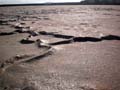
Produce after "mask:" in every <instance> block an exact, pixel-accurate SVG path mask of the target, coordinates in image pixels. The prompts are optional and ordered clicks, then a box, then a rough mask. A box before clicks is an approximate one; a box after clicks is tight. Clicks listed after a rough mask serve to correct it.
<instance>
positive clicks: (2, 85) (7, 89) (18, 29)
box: [0, 6, 120, 90]
mask: <svg viewBox="0 0 120 90" xmlns="http://www.w3.org/2000/svg"><path fill="white" fill-rule="evenodd" d="M13 8H14V7H13ZM18 8H19V7H18ZM100 8H101V7H99V6H97V7H92V8H83V7H80V8H79V7H77V10H76V9H75V8H73V6H71V7H70V10H69V9H68V8H67V9H64V8H62V7H59V8H55V9H49V8H47V10H44V8H43V9H42V10H41V9H40V11H39V10H38V9H37V10H38V11H37V10H33V8H32V10H30V9H29V10H30V11H29V10H28V9H26V8H25V7H24V9H25V11H24V10H21V12H18V11H17V12H16V11H13V10H12V12H14V15H12V14H11V15H9V13H6V14H0V15H1V17H0V18H1V19H0V25H1V26H8V27H9V28H12V29H13V28H14V29H13V30H12V31H9V32H7V31H5V32H4V31H3V30H2V31H0V37H2V38H4V37H7V36H14V35H21V34H26V37H25V38H22V39H19V40H18V42H17V43H19V44H20V45H23V46H24V45H26V46H29V45H31V44H32V45H34V46H35V47H37V48H38V50H40V49H41V48H45V50H44V51H43V52H41V53H37V54H34V53H33V54H26V53H24V54H18V55H15V56H13V57H11V58H9V59H7V60H4V61H1V62H0V90H64V89H66V90H111V89H109V88H108V87H106V86H104V85H101V84H99V85H101V86H99V85H98V87H97V86H94V85H96V83H95V84H92V85H93V86H92V85H91V84H88V83H87V82H85V84H81V83H80V82H81V81H80V80H81V79H80V80H79V78H78V79H76V80H73V82H72V81H71V80H72V78H73V77H74V75H72V76H69V75H66V74H65V73H64V74H63V73H61V74H60V75H61V76H59V75H58V73H55V72H54V70H53V73H51V70H50V71H48V72H47V70H46V71H44V72H42V74H40V73H37V72H36V73H37V74H38V75H37V74H36V73H34V69H32V70H33V71H32V70H31V71H32V72H29V73H28V74H30V75H34V77H29V75H28V74H27V75H28V76H27V75H26V78H21V77H22V76H23V77H24V76H25V75H23V74H24V73H23V74H20V73H19V71H18V73H16V74H15V75H18V74H20V75H18V76H16V77H17V78H15V76H14V75H11V72H9V69H11V68H14V67H15V68H14V70H15V71H16V66H17V67H19V66H21V65H23V64H25V65H30V64H33V63H34V62H36V61H37V60H42V59H43V58H47V57H48V56H51V57H52V56H54V54H55V53H56V51H57V49H56V48H55V47H57V46H59V45H61V46H62V45H66V46H67V45H68V44H73V45H74V44H75V43H76V42H77V43H79V42H86V43H87V42H92V43H95V42H100V43H101V42H102V41H104V42H108V40H109V41H110V42H112V41H113V40H115V41H119V40H120V36H119V35H118V34H111V33H108V34H107V35H104V34H103V35H101V36H99V37H94V36H92V35H91V36H86V35H85V36H84V35H83V36H82V35H80V36H77V35H78V34H79V33H80V32H81V31H82V30H83V31H84V32H85V33H88V34H89V31H88V30H90V29H93V31H94V30H97V29H99V27H100V26H102V25H101V24H99V23H98V22H94V21H92V19H94V18H99V17H98V16H95V17H91V16H92V15H93V14H94V12H93V11H97V12H96V14H101V15H102V14H103V15H102V17H105V16H106V15H108V16H109V17H107V18H108V19H109V18H111V16H112V14H111V12H109V11H116V9H115V10H114V9H111V8H108V9H106V8H101V9H100ZM57 9H58V10H57ZM79 9H81V10H83V11H80V10H79ZM7 10H8V12H9V9H7ZM16 10H17V9H16ZM85 10H87V11H85ZM106 10H108V11H107V12H106V13H100V11H106ZM3 11H4V10H3ZM88 11H91V12H90V14H89V13H88ZM117 11H119V9H118V10H117ZM71 13H72V14H73V13H76V15H74V16H72V15H70V14H71ZM79 13H80V14H79ZM7 14H8V15H7ZM23 14H24V15H23ZM36 14H37V15H36ZM78 14H79V15H78ZM86 14H87V15H88V17H87V21H85V19H86V18H84V19H83V20H82V19H80V18H83V17H85V16H84V15H86ZM42 15H43V16H42ZM52 15H57V16H56V17H57V18H56V17H55V18H56V19H55V20H54V18H53V17H52ZM63 16H68V17H69V18H67V17H66V18H64V17H63ZM93 16H94V15H93ZM118 16H119V14H118V15H117V16H116V17H118ZM75 17H79V19H80V20H79V19H76V18H75ZM59 18H60V19H61V20H59ZM91 18H92V19H91ZM64 19H65V20H66V21H67V22H66V21H65V20H64ZM72 19H73V21H74V22H73V21H72ZM108 19H106V20H108ZM78 20H79V21H78ZM97 20H98V21H100V20H99V19H97ZM115 20H116V18H115ZM81 21H82V22H81ZM38 22H40V23H38ZM43 22H44V23H43ZM68 22H69V23H68ZM72 22H73V23H72ZM77 22H81V23H77ZM100 22H101V21H100ZM118 22H119V20H118ZM35 23H38V24H37V25H36V26H39V25H40V27H36V28H37V29H38V28H39V30H37V29H36V28H35V27H34V28H35V29H33V28H32V27H31V26H32V24H35ZM71 23H72V24H71ZM106 23H107V22H104V24H105V25H106ZM42 25H43V26H44V27H45V29H48V30H44V29H43V30H41V26H42ZM79 25H80V28H79ZM57 26H58V28H59V27H62V26H65V27H62V28H60V29H61V30H58V32H57V30H56V29H58V28H52V32H51V30H50V31H49V29H50V27H57ZM75 26H77V27H75ZM111 26H112V25H111ZM81 27H82V28H81ZM91 27H92V28H91ZM103 27H104V25H103ZM106 27H107V29H110V26H109V25H108V26H106ZM2 28H3V27H2ZM84 28H85V29H84ZM104 28H105V27H104ZM104 28H102V29H104ZM112 28H115V27H112ZM3 29H4V28H3ZM63 29H64V30H63ZM69 29H72V30H71V31H75V32H77V35H75V34H70V35H69V34H68V33H69V31H67V30H69ZM78 29H80V30H78ZM115 29H116V28H115ZM54 30H55V31H54ZM62 30H63V32H67V34H66V33H62V34H61V33H59V31H62ZM53 31H54V32H53ZM93 31H92V30H91V31H90V34H93V33H92V32H93ZM110 32H111V31H110ZM96 33H97V32H96ZM39 36H42V37H44V39H42V38H40V37H39ZM46 37H47V38H49V37H50V38H52V39H55V38H56V39H58V41H54V42H47V40H46V39H45V38H46ZM59 39H60V40H59ZM61 39H62V40H61ZM68 46H69V45H68ZM70 49H71V48H70ZM58 52H59V51H58ZM16 54H17V53H16ZM69 56H70V55H68V57H69ZM59 57H61V56H59ZM73 57H74V56H73ZM57 58H58V57H57ZM65 61H67V60H65ZM57 64H60V63H57ZM23 66H24V65H23ZM31 66H32V65H31ZM46 66H47V65H46ZM51 66H52V65H51ZM66 67H67V68H69V64H67V65H66ZM29 68H32V67H29ZM48 68H49V67H48ZM61 69H64V68H62V67H61ZM71 69H72V68H71ZM14 70H13V71H14ZM11 71H12V70H11ZM45 72H47V73H45ZM58 72H60V71H58ZM70 73H72V72H70ZM62 74H63V76H62ZM39 75H40V76H39ZM65 75H66V77H65ZM37 76H39V77H37ZM68 77H69V79H68V80H66V78H68ZM29 79H32V80H29ZM17 80H18V83H17V82H16V81H17ZM19 80H20V81H19ZM12 82H13V83H12ZM38 84H40V85H38ZM113 90H114V89H113ZM115 90H117V89H115Z"/></svg>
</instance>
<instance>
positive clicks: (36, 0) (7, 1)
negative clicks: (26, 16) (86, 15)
mask: <svg viewBox="0 0 120 90" xmlns="http://www.w3.org/2000/svg"><path fill="white" fill-rule="evenodd" d="M80 1H81V0H0V4H18V3H45V2H80Z"/></svg>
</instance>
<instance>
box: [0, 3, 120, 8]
mask: <svg viewBox="0 0 120 90" xmlns="http://www.w3.org/2000/svg"><path fill="white" fill-rule="evenodd" d="M54 5H120V3H119V4H87V3H80V2H77V3H76V2H72V3H39V4H38V3H34V4H1V5H0V7H7V6H54Z"/></svg>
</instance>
